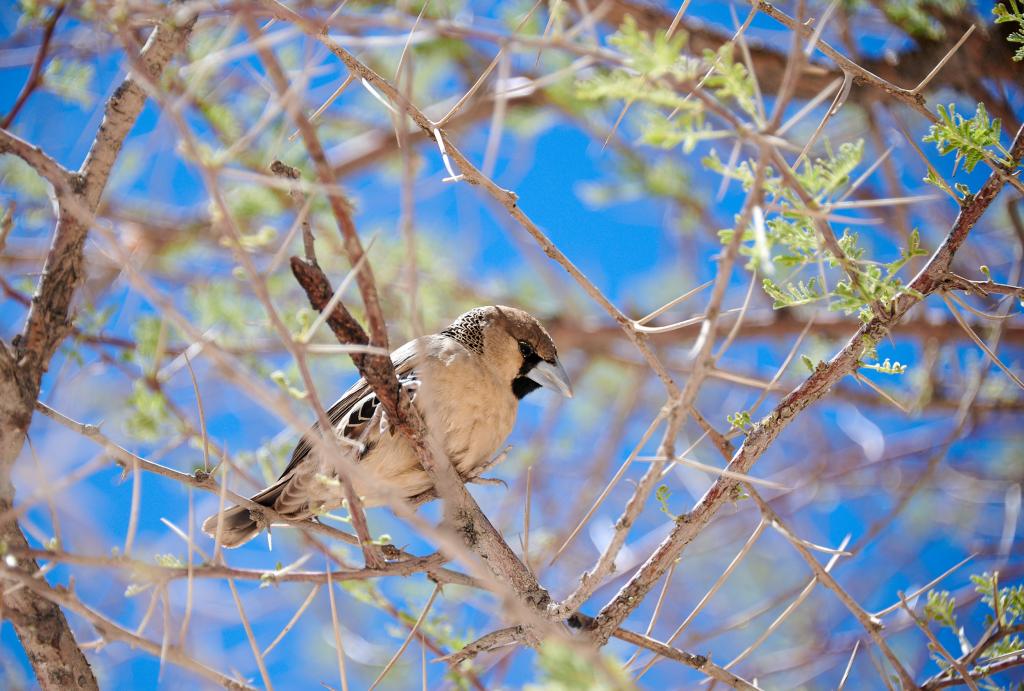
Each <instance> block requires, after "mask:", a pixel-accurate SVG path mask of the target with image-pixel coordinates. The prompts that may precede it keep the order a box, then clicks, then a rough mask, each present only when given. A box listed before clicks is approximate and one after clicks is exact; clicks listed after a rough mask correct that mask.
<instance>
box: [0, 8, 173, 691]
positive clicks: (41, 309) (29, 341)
mask: <svg viewBox="0 0 1024 691" xmlns="http://www.w3.org/2000/svg"><path fill="white" fill-rule="evenodd" d="M191 28H192V22H189V23H188V24H186V25H185V26H175V25H174V24H173V23H166V22H165V23H163V24H160V25H159V26H158V27H157V28H156V29H155V30H154V31H153V32H152V34H150V37H149V40H148V41H147V42H146V46H145V48H143V50H142V53H141V56H140V60H141V62H142V64H143V65H144V66H145V68H146V72H147V73H146V74H145V75H132V74H129V75H128V77H126V78H125V80H124V81H123V82H121V84H120V85H119V86H118V87H117V89H115V90H114V93H113V95H111V97H110V99H109V100H108V101H107V104H106V111H105V114H104V118H103V122H102V123H101V125H100V128H99V131H98V132H97V135H96V138H95V140H94V141H93V144H92V147H91V148H90V150H89V153H88V155H87V157H86V159H85V162H84V163H83V165H82V168H81V169H80V170H79V172H78V173H76V174H74V175H70V176H69V175H68V174H67V173H66V171H64V169H63V168H61V167H60V166H59V165H58V164H56V162H54V161H53V160H52V159H50V158H49V157H47V156H45V154H43V153H42V152H41V151H39V150H38V149H36V148H34V147H31V146H30V145H28V144H27V143H25V142H24V141H23V140H20V139H18V138H17V137H15V136H13V135H11V134H10V133H8V132H6V131H3V132H2V133H0V147H2V150H4V151H10V152H12V153H16V154H17V155H19V156H21V157H22V158H24V159H25V160H26V161H27V162H28V163H29V164H30V165H33V167H35V168H36V170H37V171H39V172H40V174H41V175H43V177H45V178H46V179H47V180H49V181H50V182H51V183H53V184H54V186H55V187H56V188H57V191H58V204H59V212H58V221H57V228H56V231H55V233H54V237H53V242H52V244H51V246H50V250H49V253H48V254H47V257H46V262H45V265H44V267H43V274H42V278H41V279H40V281H39V284H38V286H37V287H36V293H35V296H34V297H33V298H32V305H31V307H30V308H29V313H28V317H27V319H26V322H25V326H24V328H23V329H22V332H21V333H20V334H19V335H18V336H17V337H16V338H15V339H14V342H13V343H12V344H11V345H10V346H8V344H6V343H3V342H0V514H6V513H7V512H8V511H10V509H11V507H12V506H13V503H14V487H13V486H12V484H11V469H12V466H13V464H14V462H15V460H16V459H17V457H18V455H19V453H20V452H21V448H22V446H23V444H24V441H25V436H26V433H27V431H28V427H29V424H30V422H31V420H32V413H33V409H34V406H35V402H36V399H37V398H38V396H39V388H40V384H41V382H42V378H43V374H44V373H45V372H46V370H47V368H48V367H49V364H50V359H51V358H52V357H53V354H54V352H56V350H57V347H58V346H59V345H60V343H61V342H62V341H63V340H64V337H65V336H66V335H67V334H68V332H69V331H70V329H71V318H70V311H71V302H72V299H73V298H74V295H75V291H76V290H77V288H78V286H79V284H80V283H81V282H82V279H83V278H84V273H85V271H84V262H85V258H84V246H85V239H86V236H87V234H88V231H89V226H90V221H91V219H90V218H89V217H90V216H91V214H92V213H94V212H95V210H96V208H97V207H98V205H99V201H100V197H101V195H102V193H103V190H104V189H105V187H106V185H107V181H108V180H109V177H110V171H111V169H112V168H113V166H114V162H115V160H116V159H117V155H118V153H119V152H120V151H121V147H122V145H123V144H124V140H125V138H126V137H127V136H128V133H129V131H131V129H132V126H133V125H134V124H135V121H136V119H137V118H138V116H139V114H140V113H141V112H142V108H143V106H144V104H145V102H146V89H145V85H146V84H151V83H153V82H154V81H155V80H156V79H157V78H158V77H159V76H160V75H161V74H162V72H163V70H164V68H165V67H166V66H167V64H168V62H169V61H170V59H171V57H172V56H173V55H174V54H175V53H177V52H178V51H179V50H181V48H182V47H183V46H184V45H185V42H186V40H187V38H188V36H189V34H190V32H191ZM64 188H68V189H67V194H64ZM0 543H3V544H6V545H7V547H8V548H10V549H16V550H19V549H20V550H25V549H28V542H27V540H26V539H25V536H24V535H23V534H22V532H21V529H20V528H19V526H18V524H17V522H15V521H14V520H8V521H5V522H4V523H3V524H2V525H0ZM36 571H37V566H36V564H35V562H34V561H33V560H31V559H27V560H24V561H22V562H21V563H20V564H19V567H18V570H17V571H12V570H10V569H8V570H6V574H7V576H8V577H11V578H13V579H14V580H18V581H20V582H22V583H24V579H26V578H27V579H29V580H31V581H32V582H33V584H35V585H38V586H39V587H40V588H44V587H47V586H46V585H45V583H38V582H36V581H34V577H32V576H31V575H32V574H34V573H35V572H36ZM57 602H60V604H65V602H64V601H61V600H55V599H53V598H50V599H47V598H40V597H38V596H37V594H36V593H34V592H33V589H32V588H30V587H29V588H26V587H20V588H14V589H10V590H7V591H6V593H5V595H4V597H3V606H4V616H6V617H7V618H8V619H10V620H11V622H12V623H13V624H14V628H15V631H16V632H17V634H18V638H19V639H20V640H21V643H22V645H23V646H24V648H25V651H26V653H27V654H28V657H29V660H30V661H31V663H32V667H33V669H34V670H35V673H36V678H37V680H38V681H39V684H40V685H41V686H42V688H44V689H66V688H71V687H75V688H87V689H94V688H97V684H96V679H95V677H94V676H93V673H92V670H91V669H90V667H89V663H88V661H87V660H86V658H85V655H84V654H83V653H82V651H81V649H80V648H79V647H78V644H77V643H76V642H75V638H74V635H73V634H72V632H71V629H70V628H69V627H68V623H67V620H66V618H65V617H64V614H63V613H62V612H61V610H60V607H58V605H57V604H56V603H57Z"/></svg>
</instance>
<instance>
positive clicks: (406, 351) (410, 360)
mask: <svg viewBox="0 0 1024 691" xmlns="http://www.w3.org/2000/svg"><path fill="white" fill-rule="evenodd" d="M417 352H418V348H417V342H416V341H410V342H409V343H406V344H405V345H404V346H402V347H401V348H399V349H398V350H396V351H395V352H394V353H392V354H391V362H392V363H393V364H394V366H395V373H396V374H397V375H398V383H399V385H400V386H401V387H402V389H403V390H404V391H405V392H407V393H408V394H409V396H410V398H411V399H415V397H416V391H417V390H418V389H419V384H420V382H419V378H418V376H417V374H416V370H415V369H414V367H415V365H416V354H417ZM375 418H376V420H377V421H378V422H379V425H380V431H381V433H383V432H385V431H387V428H388V427H387V418H386V416H385V415H384V410H383V408H382V407H381V405H380V399H378V398H377V394H375V393H374V392H373V389H372V388H371V387H370V385H369V384H368V383H367V382H366V380H365V379H363V378H360V379H359V381H357V382H356V383H355V384H353V385H352V387H351V388H350V389H349V390H348V391H346V392H345V393H344V394H342V396H341V398H339V399H338V400H337V401H335V402H334V405H332V406H331V407H330V408H329V409H328V410H327V419H328V420H330V422H331V425H332V426H333V427H334V429H335V432H336V433H337V434H339V435H340V436H342V437H344V438H346V439H351V440H352V441H357V442H359V443H366V441H367V437H368V436H369V435H370V432H372V426H371V422H374V420H375ZM319 430H320V423H316V424H314V425H313V426H312V427H311V428H310V429H309V431H308V432H306V434H304V435H302V439H300V440H299V443H298V445H297V446H296V447H295V451H293V452H292V458H291V461H290V462H289V463H288V467H287V468H285V469H284V472H283V473H281V479H283V478H285V477H287V476H288V475H290V474H291V472H292V471H293V470H295V468H296V467H297V466H298V465H299V464H300V463H301V462H302V461H303V460H305V459H306V457H307V456H308V455H309V452H310V450H311V449H312V444H313V442H312V440H314V439H316V435H317V434H319ZM363 453H365V450H364V451H363ZM361 455H362V454H360V456H361Z"/></svg>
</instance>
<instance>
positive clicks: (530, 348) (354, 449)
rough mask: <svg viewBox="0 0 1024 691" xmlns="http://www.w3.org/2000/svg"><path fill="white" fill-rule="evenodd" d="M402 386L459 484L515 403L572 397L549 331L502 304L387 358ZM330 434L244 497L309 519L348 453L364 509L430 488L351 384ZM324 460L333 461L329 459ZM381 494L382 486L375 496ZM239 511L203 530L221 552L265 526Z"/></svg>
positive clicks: (336, 496) (335, 482) (324, 504)
mask: <svg viewBox="0 0 1024 691" xmlns="http://www.w3.org/2000/svg"><path fill="white" fill-rule="evenodd" d="M391 361H392V363H393V364H394V366H395V373H396V374H397V375H398V381H399V384H400V385H401V387H402V389H403V390H404V391H405V392H406V393H407V394H408V395H409V396H410V398H411V401H412V404H413V405H414V406H416V408H417V410H418V411H419V413H420V415H421V416H422V418H423V421H424V424H425V426H426V429H427V431H428V433H429V434H431V435H432V437H433V438H434V439H436V440H438V441H439V442H440V448H441V449H442V450H443V451H444V452H445V453H446V454H447V456H448V459H449V460H450V461H451V463H452V465H453V466H454V467H455V468H456V470H457V471H458V472H459V474H460V475H461V476H462V477H467V474H468V473H470V472H471V471H472V470H473V469H474V468H479V467H480V466H482V465H484V464H487V463H489V462H490V461H491V459H492V458H493V457H494V456H495V454H496V453H497V451H498V449H499V448H501V446H502V445H503V444H504V443H505V440H506V439H507V437H508V435H509V434H510V433H511V432H512V428H513V425H514V424H515V420H516V413H517V411H518V407H519V401H520V400H522V399H523V398H524V397H525V396H527V395H528V394H530V393H532V392H533V391H536V390H537V389H539V388H541V387H545V388H548V389H551V390H553V391H555V392H557V393H559V394H562V395H563V396H566V397H569V398H571V397H572V386H571V385H570V383H569V377H568V375H567V374H566V371H565V368H564V367H563V366H562V363H561V362H560V361H559V359H558V351H557V350H556V348H555V343H554V341H553V340H552V339H551V336H550V334H548V332H547V330H546V329H545V328H544V327H543V326H542V325H541V323H540V322H539V321H538V320H537V319H536V318H535V317H534V316H533V315H531V314H530V313H529V312H526V311H524V310H521V309H518V308H515V307H508V306H505V305H488V306H482V307H476V308H474V309H471V310H469V311H468V312H466V313H464V314H462V315H460V316H459V317H458V318H457V319H456V320H455V321H454V322H452V324H451V325H450V326H448V327H447V328H445V329H443V330H441V331H440V332H438V333H436V334H431V335H428V336H422V337H420V338H417V339H414V340H412V341H409V342H408V343H406V344H405V345H403V346H402V347H400V348H398V349H397V350H396V351H394V352H393V353H392V354H391ZM327 418H328V420H329V421H330V423H331V424H332V425H333V426H334V431H335V433H336V434H337V435H339V436H341V437H342V438H343V439H344V440H347V441H348V442H350V443H338V444H333V445H331V446H332V447H334V448H333V450H332V452H331V453H327V452H326V451H325V447H326V446H327V445H325V444H318V445H317V448H314V445H313V440H314V439H317V438H318V437H319V434H320V432H319V429H320V426H319V423H316V424H314V425H313V426H312V427H311V428H310V429H309V431H308V432H306V434H304V435H303V436H302V438H301V439H300V440H299V442H298V444H297V446H296V447H295V450H294V451H293V452H292V456H291V461H290V462H289V463H288V466H287V467H286V468H285V469H284V472H283V473H281V476H280V477H279V478H278V480H277V481H276V482H274V484H272V485H270V486H269V487H267V488H265V489H263V490H262V491H260V492H258V493H256V494H255V495H254V496H253V497H252V498H251V500H252V501H254V502H256V503H257V504H261V505H263V506H266V507H269V508H271V509H273V510H274V511H275V512H277V513H278V514H280V515H281V516H283V517H285V518H288V519H290V520H304V519H309V518H314V519H315V517H316V516H317V515H319V514H320V513H322V512H324V511H329V510H331V509H334V508H337V507H339V506H341V505H342V504H343V501H344V499H345V492H344V488H343V485H342V483H341V482H340V481H339V476H340V473H341V472H343V468H344V467H345V466H344V465H343V463H342V462H340V461H339V459H338V458H337V454H339V453H342V454H349V458H350V459H351V460H353V461H354V462H355V463H357V464H358V466H359V470H360V472H358V473H355V474H353V476H352V477H351V480H352V484H353V487H354V489H355V492H356V494H357V495H359V496H360V497H362V500H363V505H364V506H365V507H374V506H381V505H383V504H386V503H387V497H388V495H389V494H391V495H392V496H394V495H395V494H397V496H400V497H403V498H410V497H414V496H416V495H418V494H420V493H422V492H424V491H426V490H428V489H430V488H431V487H432V486H433V484H432V482H431V480H430V477H429V476H428V475H427V473H426V471H425V470H424V469H423V467H422V466H421V465H420V463H419V461H418V460H417V457H416V454H415V451H414V449H413V446H412V444H411V443H410V441H409V440H408V439H407V438H406V437H405V435H403V434H402V433H401V432H399V431H398V430H396V429H394V428H393V427H391V426H390V425H389V424H388V421H387V415H386V413H385V412H384V407H383V406H382V405H380V400H379V399H378V397H377V395H376V394H375V393H374V391H373V389H372V388H371V387H370V385H369V384H368V383H367V382H366V380H365V379H363V378H360V379H359V380H358V381H357V382H356V383H355V384H353V385H352V386H351V388H349V389H348V390H347V391H346V392H345V393H344V394H342V396H341V397H340V398H339V399H338V400H337V401H336V402H335V403H334V405H332V406H331V407H330V409H329V410H328V411H327ZM332 456H333V457H332ZM384 488H386V489H384ZM256 513H257V512H251V511H250V510H249V508H247V507H245V506H234V507H231V508H229V509H226V510H224V511H220V512H218V513H215V514H213V515H212V516H210V517H209V518H207V519H206V520H205V521H204V522H203V526H202V528H203V531H204V532H205V533H206V534H207V535H209V536H211V537H214V536H216V535H217V534H218V531H219V535H220V540H221V545H222V546H224V547H228V548H232V547H239V546H241V545H243V544H245V543H246V542H248V541H249V540H251V539H253V538H254V537H256V535H258V534H259V533H260V532H261V530H262V529H263V527H265V524H264V521H262V519H260V517H259V516H258V515H254V514H256Z"/></svg>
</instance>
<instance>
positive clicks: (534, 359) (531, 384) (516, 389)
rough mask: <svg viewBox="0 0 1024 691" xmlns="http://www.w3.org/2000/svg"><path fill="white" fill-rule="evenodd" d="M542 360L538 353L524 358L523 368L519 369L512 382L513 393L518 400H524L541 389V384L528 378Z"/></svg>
mask: <svg viewBox="0 0 1024 691" xmlns="http://www.w3.org/2000/svg"><path fill="white" fill-rule="evenodd" d="M540 360H541V358H540V355H537V353H530V354H529V355H528V356H526V357H524V358H523V366H522V367H520V368H519V372H518V373H517V374H516V378H515V379H513V380H512V393H513V394H515V397H516V398H518V399H520V400H522V398H523V396H525V395H527V394H528V393H531V392H533V391H536V390H537V389H539V388H540V384H538V383H537V382H535V381H534V380H532V379H530V378H529V377H527V376H526V375H527V374H529V373H530V370H532V369H533V368H534V367H536V366H537V364H538V363H540Z"/></svg>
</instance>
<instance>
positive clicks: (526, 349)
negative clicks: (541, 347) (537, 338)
mask: <svg viewBox="0 0 1024 691" xmlns="http://www.w3.org/2000/svg"><path fill="white" fill-rule="evenodd" d="M519 353H520V354H521V355H522V356H523V357H524V358H528V357H530V356H531V355H534V350H533V346H531V345H530V344H529V343H527V342H526V341H519Z"/></svg>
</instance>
